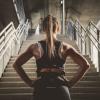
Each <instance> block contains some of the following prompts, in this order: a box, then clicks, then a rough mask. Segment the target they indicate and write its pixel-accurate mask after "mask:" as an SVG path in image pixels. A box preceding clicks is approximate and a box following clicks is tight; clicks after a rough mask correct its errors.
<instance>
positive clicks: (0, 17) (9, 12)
mask: <svg viewBox="0 0 100 100" xmlns="http://www.w3.org/2000/svg"><path fill="white" fill-rule="evenodd" d="M11 21H13V22H14V25H15V27H17V26H18V19H17V15H16V12H15V8H14V4H13V0H0V29H1V30H2V29H3V28H4V27H5V26H7V25H8V24H9V23H10V22H11Z"/></svg>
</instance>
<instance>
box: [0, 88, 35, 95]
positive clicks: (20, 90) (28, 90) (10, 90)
mask: <svg viewBox="0 0 100 100" xmlns="http://www.w3.org/2000/svg"><path fill="white" fill-rule="evenodd" d="M4 93H9V94H10V93H33V89H32V88H30V87H20V88H18V87H6V88H4V87H3V88H0V94H4Z"/></svg>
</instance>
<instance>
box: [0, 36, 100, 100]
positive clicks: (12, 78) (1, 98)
mask: <svg viewBox="0 0 100 100" xmlns="http://www.w3.org/2000/svg"><path fill="white" fill-rule="evenodd" d="M43 38H44V35H40V36H30V37H28V39H27V40H26V41H25V42H24V43H23V44H22V47H21V49H20V52H19V54H20V53H22V52H23V51H24V50H25V49H26V48H27V47H28V46H29V45H30V44H31V43H34V42H36V41H38V40H41V39H43ZM58 38H59V39H60V40H63V41H65V42H68V43H69V44H71V45H72V46H74V47H75V48H76V49H77V50H78V48H77V46H76V44H75V42H73V41H70V40H68V39H66V38H65V37H64V36H58ZM17 56H18V55H17ZM17 56H14V57H12V58H11V59H10V61H9V64H8V65H7V67H6V69H5V72H4V73H3V76H2V78H1V80H0V100H34V99H33V96H32V93H33V90H34V89H32V88H30V87H28V85H27V84H25V83H24V82H23V81H22V80H21V78H20V77H19V76H18V74H17V73H16V71H15V70H14V68H13V67H12V64H13V62H14V61H15V59H16V58H17ZM84 56H85V57H86V59H87V60H88V61H89V62H90V64H91V68H90V69H89V71H88V72H87V74H86V75H85V76H84V77H83V78H82V79H81V80H80V81H79V82H78V83H77V84H76V85H75V86H74V87H73V88H72V89H70V93H71V97H72V100H100V77H99V75H98V73H97V72H96V69H95V68H94V65H93V64H92V61H91V59H90V58H89V56H88V55H84ZM22 67H23V69H24V70H25V71H26V73H27V74H28V75H29V77H30V78H31V79H32V78H34V77H36V72H35V70H36V64H35V59H34V58H31V59H30V60H29V61H28V62H27V63H26V64H24V65H23V66H22ZM78 67H79V66H78V65H77V64H76V63H75V62H74V61H73V60H72V59H71V58H70V57H68V58H67V60H66V64H65V71H66V78H68V79H70V78H71V77H72V76H73V75H74V74H75V73H77V70H78Z"/></svg>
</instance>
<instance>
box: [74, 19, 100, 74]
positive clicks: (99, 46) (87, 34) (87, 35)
mask: <svg viewBox="0 0 100 100" xmlns="http://www.w3.org/2000/svg"><path fill="white" fill-rule="evenodd" d="M75 27H76V30H77V34H78V38H79V39H81V40H82V41H80V40H79V39H78V40H77V42H78V46H79V47H80V49H81V52H83V53H84V52H85V54H89V56H90V57H91V59H92V61H93V63H94V64H95V66H96V68H97V72H98V71H100V70H99V65H100V58H99V55H98V56H97V59H98V60H97V61H95V59H94V58H93V54H92V53H91V52H90V51H91V50H92V49H93V48H95V49H96V55H97V54H99V52H100V42H99V35H100V34H99V33H100V30H99V29H98V28H97V27H96V25H95V24H94V23H93V22H92V21H91V22H89V24H88V27H86V29H85V28H84V27H83V26H82V25H81V23H80V22H79V20H76V22H75ZM79 28H81V29H79ZM94 30H95V31H94ZM82 31H84V32H83V34H82ZM92 31H93V32H95V33H94V34H96V33H97V34H96V37H95V36H94V35H93V34H92V33H91V32H92ZM97 36H98V37H97ZM79 41H80V42H81V43H79ZM89 41H90V44H89V45H91V43H92V44H93V46H92V48H91V47H89V45H88V43H89ZM87 42H88V43H87ZM83 43H84V44H83ZM80 45H81V46H80ZM82 45H83V46H82ZM86 45H87V46H88V48H86ZM83 48H85V49H84V50H85V51H84V50H83ZM89 50H90V51H89Z"/></svg>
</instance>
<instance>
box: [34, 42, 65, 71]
mask: <svg viewBox="0 0 100 100" xmlns="http://www.w3.org/2000/svg"><path fill="white" fill-rule="evenodd" d="M39 43H40V45H41V47H42V49H43V51H44V53H43V55H42V57H41V58H39V59H36V65H37V71H38V70H39V69H41V68H46V67H47V68H48V67H55V68H63V67H64V66H63V65H64V63H65V61H66V59H63V58H61V57H60V56H59V53H58V50H59V48H60V46H61V42H60V41H58V40H56V42H55V52H56V53H55V56H54V57H52V58H51V59H50V58H49V57H48V50H47V44H46V41H45V40H41V41H39Z"/></svg>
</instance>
